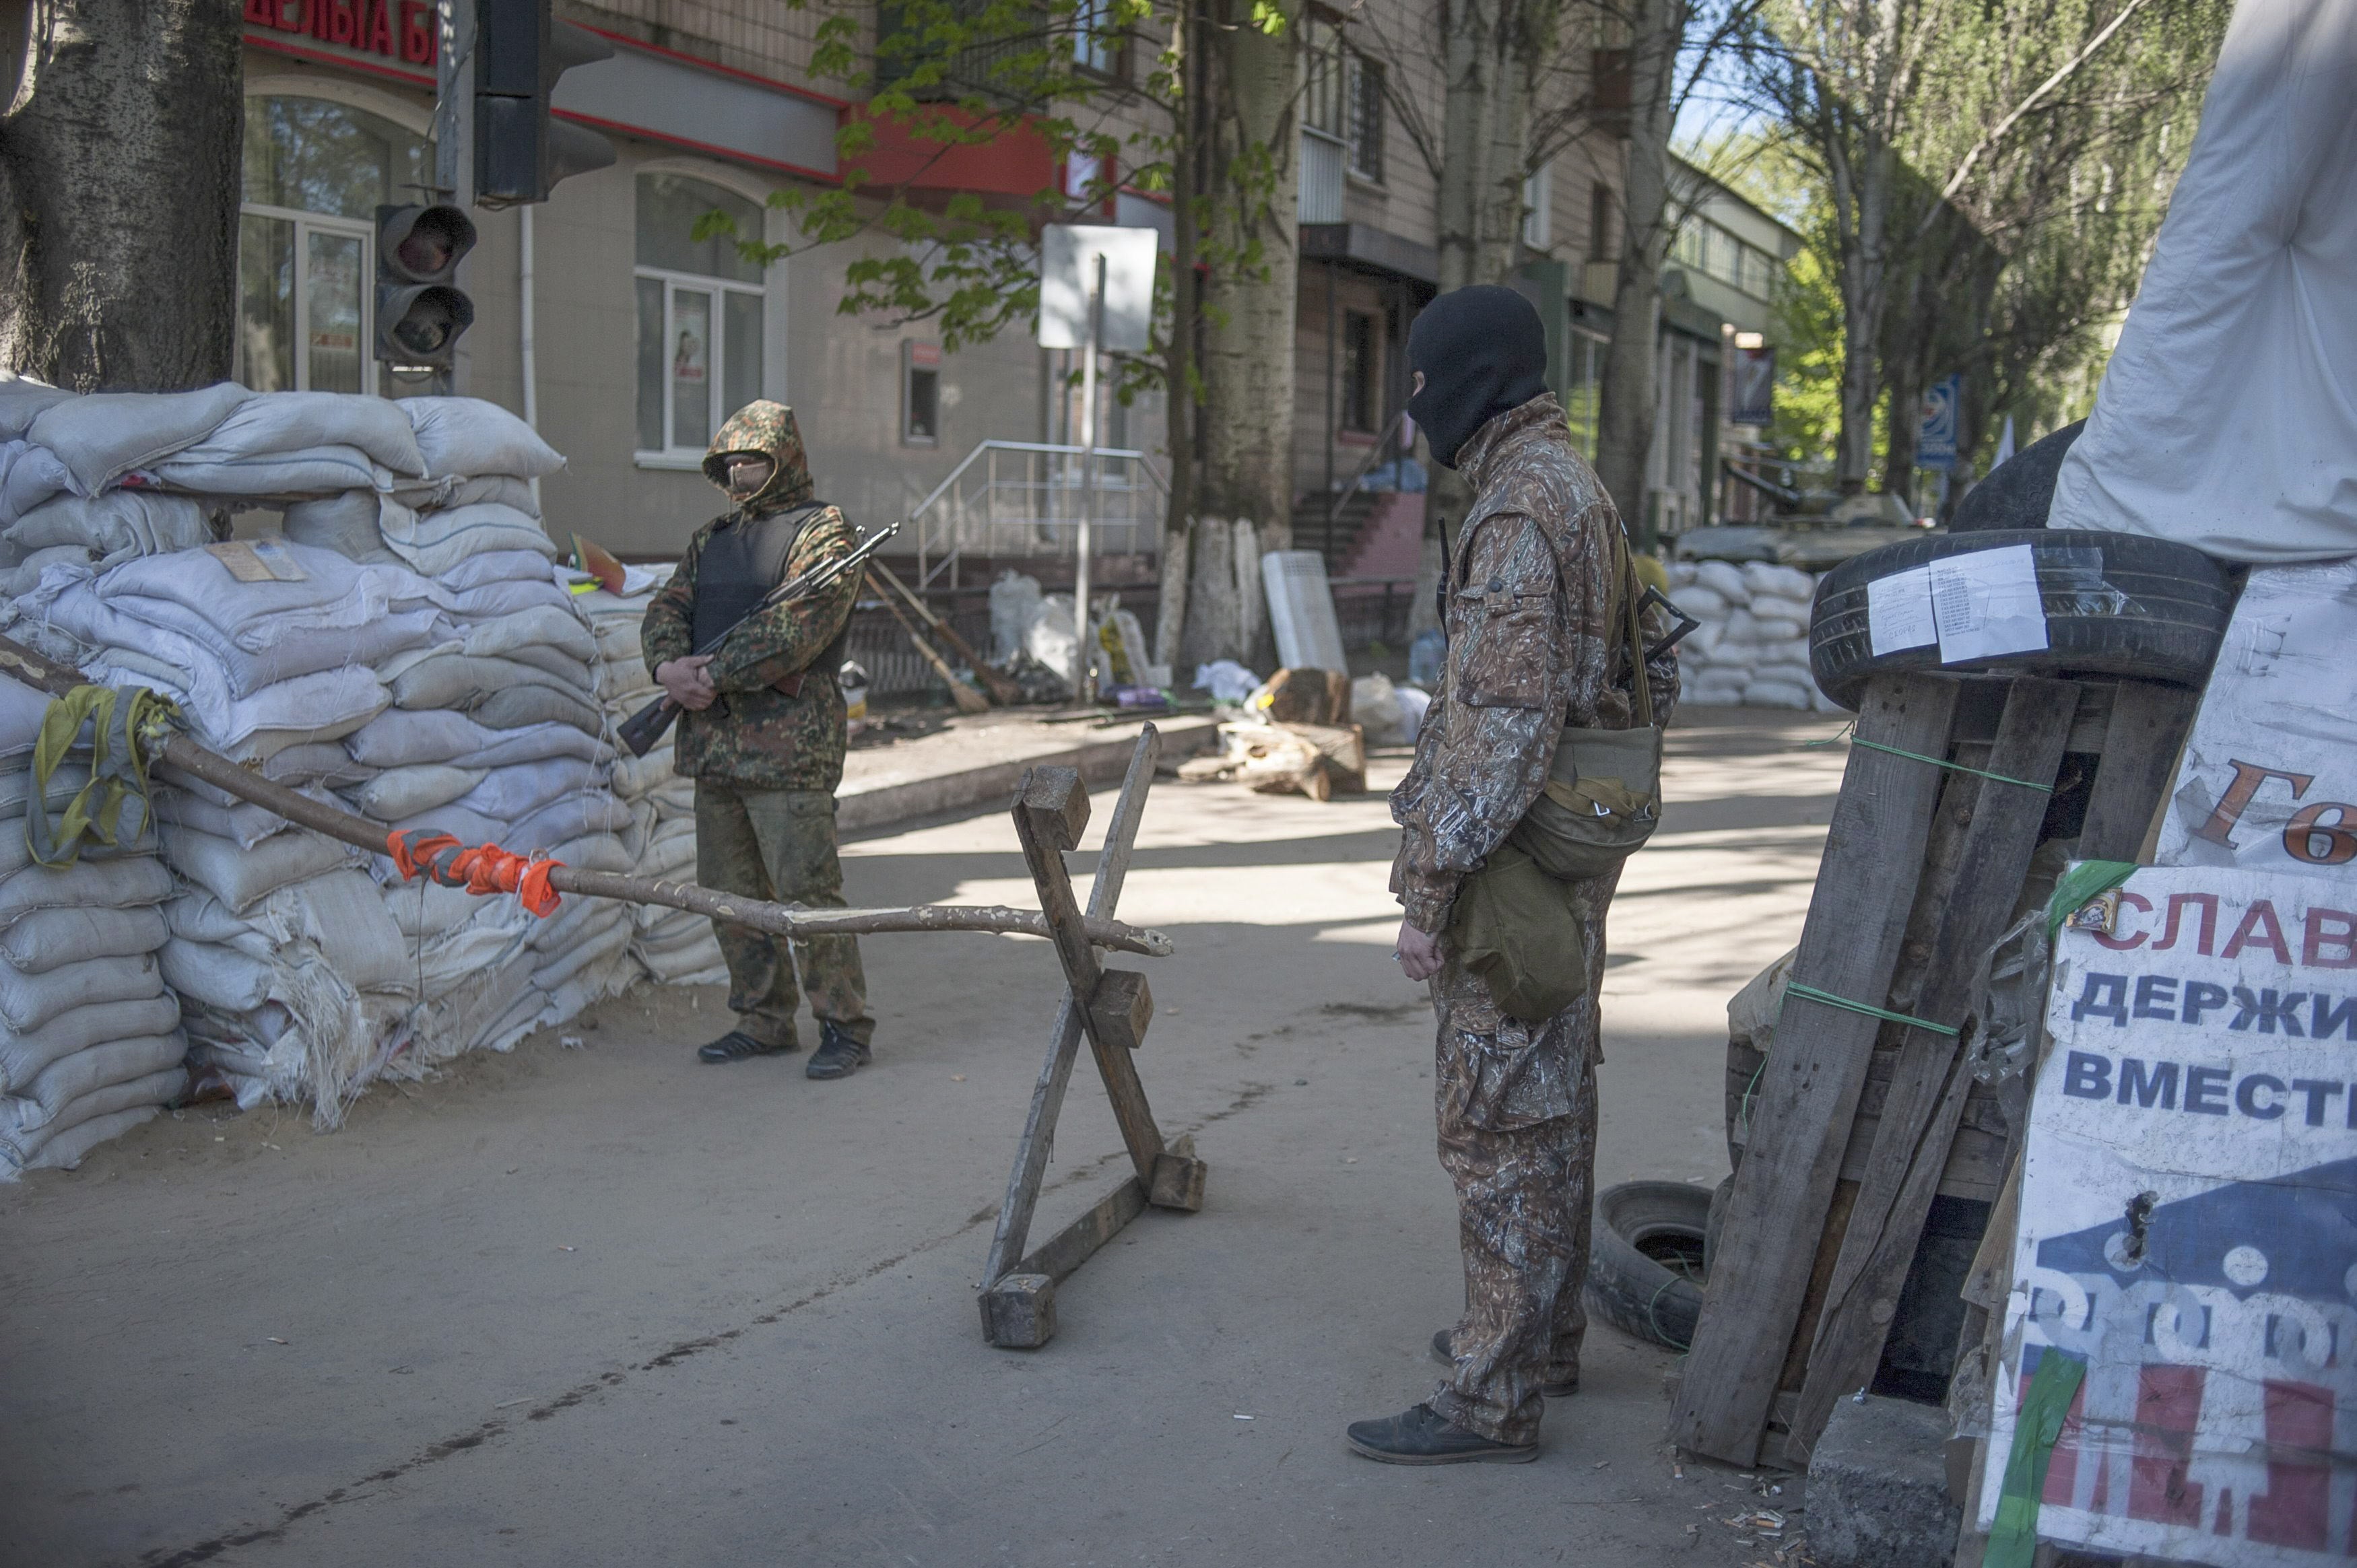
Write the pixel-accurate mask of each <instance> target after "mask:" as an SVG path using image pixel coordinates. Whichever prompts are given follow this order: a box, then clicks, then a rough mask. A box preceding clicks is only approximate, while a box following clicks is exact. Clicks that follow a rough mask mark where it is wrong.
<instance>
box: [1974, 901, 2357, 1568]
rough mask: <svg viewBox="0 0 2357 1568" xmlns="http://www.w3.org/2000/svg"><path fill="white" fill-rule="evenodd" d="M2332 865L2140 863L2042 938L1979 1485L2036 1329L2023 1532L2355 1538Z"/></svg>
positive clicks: (2286, 1566)
mask: <svg viewBox="0 0 2357 1568" xmlns="http://www.w3.org/2000/svg"><path fill="white" fill-rule="evenodd" d="M2352 893H2357V887H2352V888H2351V889H2348V890H2347V891H2344V890H2343V889H2341V887H2339V886H2336V885H2335V884H2333V883H2330V882H2327V881H2323V880H2320V879H2319V878H2316V877H2314V876H2309V875H2263V874H2257V873H2251V872H2243V871H2234V870H2220V869H2207V868H2193V867H2147V868H2146V869H2143V870H2140V871H2138V872H2136V874H2135V875H2133V876H2131V877H2130V878H2129V879H2128V880H2127V882H2126V884H2125V885H2123V886H2121V887H2120V888H2119V889H2118V890H2117V899H2116V903H2115V904H2113V903H2111V902H2110V901H2109V897H2108V896H2107V897H2106V899H2105V900H2101V901H2098V903H2097V904H2096V905H2091V906H2090V907H2089V908H2088V909H2087V910H2085V911H2082V913H2081V915H2080V916H2078V917H2074V918H2073V919H2072V922H2071V923H2070V924H2068V925H2066V926H2065V928H2064V929H2063V930H2062V931H2061V934H2060V935H2059V936H2058V937H2057V939H2056V947H2055V961H2054V983H2053V990H2052V993H2051V994H2050V1000H2049V1006H2048V1013H2047V1024H2048V1029H2049V1033H2050V1036H2051V1045H2050V1047H2049V1049H2048V1052H2047V1055H2046V1057H2045V1058H2044V1060H2043V1061H2042V1062H2041V1064H2040V1067H2039V1069H2038V1079H2037V1084H2036V1090H2035V1093H2034V1094H2033V1096H2032V1098H2031V1102H2030V1113H2029V1135H2028V1139H2027V1143H2026V1145H2025V1154H2024V1165H2023V1171H2022V1188H2021V1220H2020V1227H2019V1230H2018V1233H2017V1236H2016V1239H2015V1248H2014V1283H2013V1292H2012V1294H2011V1296H2010V1297H2009V1299H2008V1301H2007V1324H2006V1328H2007V1334H2006V1355H2005V1362H2004V1366H2003V1369H2002V1370H2001V1372H2000V1375H1999V1376H1998V1377H1997V1379H1996V1391H1995V1393H1996V1399H1995V1408H1994V1411H1993V1421H1992V1430H1991V1436H1990V1455H1991V1458H1990V1463H1989V1465H1988V1468H1987V1477H1986V1486H1985V1487H1984V1490H1983V1492H1982V1495H1981V1498H1980V1499H1979V1502H1980V1510H1979V1511H1980V1519H1981V1520H1982V1523H1983V1526H1984V1528H1986V1525H1987V1524H1988V1523H1989V1522H1990V1521H1992V1520H1994V1519H1995V1516H1996V1503H1997V1498H1998V1496H1999V1493H2000V1491H2001V1489H2002V1487H2003V1483H2004V1478H2005V1471H2006V1465H2005V1463H2004V1456H2005V1455H2007V1453H2008V1452H2009V1449H2010V1446H2011V1444H2012V1442H2013V1436H2014V1424H2015V1414H2016V1412H2017V1410H2018V1407H2019V1404H2020V1402H2021V1400H2022V1398H2023V1396H2024V1395H2025V1393H2026V1392H2027V1391H2028V1389H2029V1380H2030V1378H2031V1377H2032V1375H2033V1374H2034V1373H2035V1372H2036V1371H2037V1369H2038V1363H2039V1359H2040V1358H2041V1357H2044V1356H2050V1355H2061V1356H2069V1357H2072V1358H2073V1359H2078V1360H2081V1361H2083V1362H2084V1363H2085V1365H2086V1378H2085V1380H2084V1382H2083V1384H2082V1385H2081V1388H2080V1391H2079V1393H2078V1396H2077V1398H2076V1399H2075V1400H2074V1401H2073V1402H2072V1406H2071V1411H2070V1415H2069V1418H2068V1419H2067V1421H2066V1422H2065V1423H2064V1425H2063V1428H2062V1434H2061V1440H2060V1441H2059V1442H2058V1443H2057V1444H2055V1447H2054V1452H2053V1457H2052V1461H2051V1463H2050V1466H2048V1468H2047V1472H2046V1483H2045V1489H2044V1492H2043V1494H2042V1497H2041V1502H2040V1512H2039V1518H2038V1532H2039V1534H2040V1537H2042V1538H2044V1539H2047V1540H2050V1541H2061V1542H2064V1543H2068V1544H2073V1545H2083V1546H2088V1547H2093V1548H2095V1549H2098V1550H2101V1551H2104V1552H2119V1553H2136V1554H2142V1555H2145V1556H2148V1557H2156V1558H2161V1559H2166V1560H2169V1561H2180V1562H2196V1563H2221V1564H2232V1565H2233V1568H2321V1565H2322V1564H2325V1563H2345V1562H2347V1561H2348V1560H2349V1559H2350V1558H2351V1557H2352V1556H2353V1555H2357V897H2352V896H2351V894H2352Z"/></svg>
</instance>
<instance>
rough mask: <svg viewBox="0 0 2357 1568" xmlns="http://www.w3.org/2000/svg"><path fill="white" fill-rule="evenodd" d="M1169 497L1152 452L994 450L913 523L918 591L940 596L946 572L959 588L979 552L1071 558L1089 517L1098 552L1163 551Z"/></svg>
mask: <svg viewBox="0 0 2357 1568" xmlns="http://www.w3.org/2000/svg"><path fill="white" fill-rule="evenodd" d="M1092 469H1093V470H1094V472H1093V474H1092V473H1091V470H1092ZM1092 478H1093V481H1094V482H1093V484H1092V482H1091V481H1092ZM1169 493H1170V484H1169V481H1168V479H1166V478H1164V477H1163V476H1162V475H1161V473H1159V472H1158V471H1157V469H1156V468H1155V467H1154V465H1153V464H1151V463H1149V462H1147V461H1146V454H1145V453H1143V452H1137V451H1132V450H1129V449H1127V448H1123V447H1111V446H1100V447H1098V448H1097V449H1096V451H1095V452H1094V453H1091V452H1089V451H1088V450H1087V449H1086V448H1084V447H1080V446H1057V445H1053V444H1051V443H1048V442H1040V441H985V442H984V443H982V445H980V446H976V447H975V448H974V450H973V451H971V452H969V453H967V454H966V456H965V460H964V461H963V462H961V463H960V464H959V465H958V466H957V467H954V468H952V469H951V470H950V476H949V478H946V479H943V480H942V482H941V483H940V484H938V485H936V486H934V487H933V490H932V493H931V495H928V496H927V497H926V498H925V499H923V500H921V501H919V502H918V503H917V505H916V508H915V510H912V511H911V512H910V513H909V529H910V532H913V533H914V534H915V535H916V544H917V581H918V585H919V586H920V587H931V586H933V585H934V579H935V578H937V577H940V576H942V575H943V574H944V573H946V574H947V575H948V579H949V583H948V585H949V586H951V587H955V586H957V585H958V581H957V567H958V561H959V558H960V557H961V556H963V555H966V554H969V553H971V554H976V555H987V556H990V557H993V558H994V559H996V558H1000V557H1006V556H1046V557H1069V556H1070V555H1071V553H1072V551H1073V547H1074V530H1075V529H1076V528H1077V527H1078V525H1079V523H1080V521H1081V518H1082V512H1083V510H1089V511H1090V512H1091V515H1090V517H1089V521H1090V522H1091V524H1092V530H1093V537H1092V553H1094V554H1100V555H1122V554H1145V553H1150V552H1152V551H1154V550H1157V549H1158V548H1159V546H1160V544H1161V540H1162V513H1163V504H1164V501H1165V499H1167V498H1168V495H1169ZM1092 494H1093V496H1094V503H1093V507H1091V503H1090V499H1089V498H1090V497H1091V495H1092Z"/></svg>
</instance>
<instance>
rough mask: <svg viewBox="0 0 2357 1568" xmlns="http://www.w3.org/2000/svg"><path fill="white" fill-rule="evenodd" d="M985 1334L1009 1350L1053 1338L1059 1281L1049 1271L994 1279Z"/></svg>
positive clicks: (986, 1296) (985, 1296)
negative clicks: (1051, 1276)
mask: <svg viewBox="0 0 2357 1568" xmlns="http://www.w3.org/2000/svg"><path fill="white" fill-rule="evenodd" d="M1129 1185H1130V1186H1132V1187H1135V1186H1136V1185H1137V1183H1136V1182H1135V1181H1134V1180H1133V1181H1132V1182H1131V1183H1130V1184H1129ZM1141 1207H1143V1206H1142V1205H1141ZM982 1335H983V1337H984V1338H985V1339H987V1340H989V1341H990V1342H991V1343H992V1344H993V1345H996V1346H997V1347H999V1348H1001V1349H1005V1350H1037V1349H1038V1348H1039V1347H1040V1346H1042V1345H1045V1344H1046V1343H1047V1342H1048V1341H1049V1340H1050V1339H1053V1338H1054V1337H1056V1282H1055V1281H1054V1280H1051V1279H1049V1277H1048V1276H1047V1275H1046V1274H1003V1275H1001V1276H1000V1277H999V1278H997V1279H996V1280H993V1281H992V1282H991V1283H990V1286H989V1288H988V1289H986V1290H985V1291H984V1292H983V1293H982Z"/></svg>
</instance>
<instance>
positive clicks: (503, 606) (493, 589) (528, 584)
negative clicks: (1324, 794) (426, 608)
mask: <svg viewBox="0 0 2357 1568" xmlns="http://www.w3.org/2000/svg"><path fill="white" fill-rule="evenodd" d="M571 603H572V596H571V595H569V594H567V593H566V592H565V590H564V589H563V588H560V587H558V586H557V585H556V580H555V579H554V578H553V577H551V576H549V575H547V574H546V573H545V572H544V573H543V574H542V575H539V576H537V577H514V578H507V579H503V580H501V581H500V582H496V583H485V584H483V585H480V586H479V587H473V588H463V589H460V590H458V591H457V592H456V593H453V594H452V595H451V596H450V614H451V616H452V617H453V618H456V619H457V620H460V621H462V622H469V623H471V622H474V621H481V620H490V619H491V618H495V617H498V616H505V615H513V614H515V613H516V612H517V611H519V610H529V609H538V608H540V607H544V606H545V607H549V608H553V609H557V610H565V607H566V606H568V605H569V604H571ZM567 615H568V618H569V615H570V612H569V611H568V612H567ZM599 640H600V641H601V642H602V641H603V634H602V633H601V634H600V635H599Z"/></svg>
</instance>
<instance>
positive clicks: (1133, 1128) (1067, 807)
mask: <svg viewBox="0 0 2357 1568" xmlns="http://www.w3.org/2000/svg"><path fill="white" fill-rule="evenodd" d="M1088 820H1089V800H1088V790H1087V789H1086V788H1085V787H1084V786H1083V785H1082V783H1081V776H1080V774H1079V773H1078V772H1076V771H1074V770H1073V769H1071V768H1029V769H1028V770H1026V771H1025V773H1024V775H1023V781H1022V783H1021V784H1020V785H1019V786H1017V789H1016V795H1015V836H1016V837H1017V839H1018V840H1020V841H1021V843H1022V845H1023V859H1024V863H1025V864H1026V865H1028V867H1029V868H1030V872H1031V880H1032V882H1033V883H1034V884H1036V885H1037V886H1038V887H1039V908H1041V910H1042V911H1043V912H1044V913H1045V914H1046V917H1047V920H1048V928H1049V934H1050V936H1051V937H1052V938H1053V940H1054V941H1055V944H1056V956H1057V958H1058V959H1059V960H1060V961H1061V962H1062V963H1063V966H1064V982H1065V983H1066V984H1067V985H1069V986H1070V987H1071V993H1072V994H1073V995H1074V996H1090V997H1092V996H1094V995H1095V994H1096V989H1097V981H1098V978H1099V976H1100V975H1101V974H1102V973H1103V971H1102V970H1101V969H1100V968H1099V967H1098V964H1097V955H1096V950H1095V949H1094V948H1093V947H1092V946H1091V945H1090V944H1089V941H1088V939H1087V937H1086V935H1085V934H1084V930H1083V928H1082V923H1081V911H1080V908H1079V906H1078V905H1077V904H1075V903H1074V902H1073V899H1072V879H1071V873H1070V872H1069V871H1067V870H1066V869H1065V866H1064V855H1063V851H1064V850H1066V849H1068V848H1071V847H1072V846H1074V845H1076V844H1077V843H1079V842H1080V836H1081V829H1082V827H1083V826H1085V825H1086V824H1087V822H1088ZM1081 1023H1082V1028H1083V1029H1084V1030H1085V1031H1086V1032H1087V1034H1088V1037H1089V1052H1090V1054H1091V1055H1092V1056H1093V1057H1095V1058H1096V1063H1097V1071H1098V1074H1099V1075H1100V1076H1101V1077H1103V1079H1104V1086H1105V1097H1106V1099H1108V1100H1110V1101H1112V1102H1113V1115H1114V1121H1115V1122H1118V1123H1119V1124H1120V1126H1121V1138H1122V1142H1123V1143H1124V1144H1126V1145H1127V1146H1128V1149H1129V1157H1130V1163H1131V1164H1132V1165H1134V1166H1135V1168H1136V1172H1137V1179H1138V1182H1139V1184H1140V1185H1141V1186H1145V1185H1146V1184H1149V1183H1151V1182H1152V1181H1153V1180H1154V1157H1155V1156H1156V1155H1159V1154H1160V1153H1162V1133H1161V1130H1160V1129H1158V1128H1157V1127H1156V1126H1155V1124H1154V1112H1153V1111H1152V1110H1151V1109H1150V1108H1149V1107H1148V1106H1147V1104H1146V1087H1145V1085H1143V1084H1141V1083H1139V1082H1138V1080H1137V1067H1136V1064H1135V1062H1133V1061H1132V1060H1131V1059H1130V1055H1129V1052H1128V1051H1127V1050H1126V1049H1125V1048H1124V1047H1122V1046H1121V1045H1120V1044H1119V1043H1118V1042H1116V1041H1114V1040H1113V1039H1111V1038H1109V1037H1107V1036H1105V1035H1103V1033H1102V1032H1100V1031H1099V1029H1098V1028H1097V1026H1096V1023H1095V1020H1094V1019H1093V1018H1092V1017H1091V1015H1089V1012H1088V1010H1087V1009H1086V1008H1085V1007H1084V1008H1082V1010H1081Z"/></svg>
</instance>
